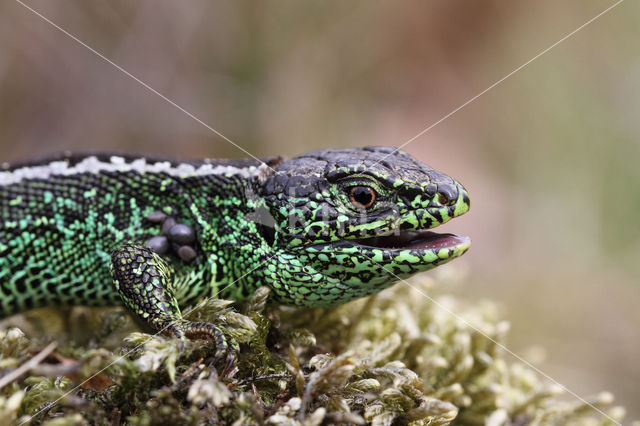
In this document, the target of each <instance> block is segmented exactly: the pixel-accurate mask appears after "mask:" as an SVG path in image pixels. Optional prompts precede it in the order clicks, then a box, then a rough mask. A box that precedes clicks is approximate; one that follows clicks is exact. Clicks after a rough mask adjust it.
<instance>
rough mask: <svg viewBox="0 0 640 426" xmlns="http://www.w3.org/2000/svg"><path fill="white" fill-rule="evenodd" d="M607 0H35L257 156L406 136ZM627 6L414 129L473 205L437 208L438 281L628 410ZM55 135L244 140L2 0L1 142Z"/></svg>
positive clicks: (633, 206) (633, 257) (634, 331)
mask: <svg viewBox="0 0 640 426" xmlns="http://www.w3.org/2000/svg"><path fill="white" fill-rule="evenodd" d="M613 3H614V1H613V0H611V1H602V0H568V1H563V2H557V1H551V0H542V1H538V2H526V3H525V2H513V1H508V0H491V1H483V2H477V1H476V2H470V1H464V0H439V1H406V2H403V3H401V6H400V5H399V4H398V3H397V2H378V1H376V2H372V1H349V2H343V1H323V2H301V1H298V0H296V1H283V0H281V1H266V2H250V1H248V0H246V1H204V0H202V1H190V2H174V1H168V0H162V1H160V0H145V1H124V0H121V1H93V2H90V3H89V2H85V1H80V0H76V1H64V2H63V1H55V2H52V1H45V0H37V1H35V0H33V1H29V2H28V4H29V5H30V6H31V7H34V8H35V9H37V10H38V11H40V12H41V13H43V14H44V15H45V16H47V17H48V18H50V19H51V20H52V21H53V22H55V23H57V24H59V25H60V26H62V27H63V28H65V29H66V30H68V31H69V32H71V33H73V34H74V35H76V36H77V37H78V38H79V39H81V40H83V41H84V42H86V43H87V44H88V45H90V46H91V47H93V48H95V49H97V50H98V51H100V52H102V53H104V54H105V55H106V56H107V57H109V58H110V59H112V60H113V61H114V62H116V63H117V64H119V65H120V66H122V67H123V68H125V69H126V70H128V71H129V72H131V73H133V74H134V75H136V76H137V77H139V78H140V79H141V80H143V81H145V82H146V83H148V84H149V85H151V86H152V87H154V88H156V89H157V90H159V91H160V92H162V93H163V94H165V95H166V96H167V97H169V98H171V99H172V100H174V101H175V102H177V103H178V104H179V105H181V106H183V107H184V108H186V109H187V110H188V111H190V112H192V113H193V114H195V115H197V116H198V117H199V118H201V119H202V120H203V121H204V122H206V123H207V124H209V125H211V126H212V127H214V128H216V129H217V130H219V131H220V132H221V133H223V134H224V135H226V136H228V137H229V138H231V139H232V140H234V141H236V142H237V143H238V144H240V145H241V146H242V147H244V148H245V149H247V150H248V151H250V152H251V153H253V154H255V155H258V156H268V155H274V154H282V155H288V156H290V155H294V154H297V153H301V152H304V151H307V150H310V149H318V148H323V147H346V146H361V145H396V146H397V145H400V144H401V143H403V142H404V141H406V140H407V139H409V138H411V137H413V136H414V135H416V134H417V133H418V132H420V131H421V130H422V129H424V128H425V127H427V126H428V125H430V124H431V123H433V122H435V121H437V120H439V119H440V118H441V117H443V116H444V115H446V114H447V113H449V112H450V111H451V110H453V109H454V108H456V107H457V106H459V105H461V104H463V103H464V102H465V101H467V100H468V99H470V98H471V97H473V96H475V95H476V94H478V93H479V92H481V91H482V90H484V89H485V88H487V87H488V86H490V85H491V84H492V83H494V82H495V81H497V80H498V79H500V78H501V77H503V76H504V75H506V74H507V73H509V72H511V71H512V70H514V69H515V68H517V67H518V66H520V65H521V64H523V63H524V62H526V61H527V60H529V59H530V58H532V57H533V56H535V55H536V54H537V53H539V52H540V51H542V50H543V49H545V48H547V47H548V46H550V45H551V44H553V43H554V42H556V41H557V40H559V39H560V38H562V37H563V36H565V35H566V34H568V33H569V32H571V31H572V30H574V29H575V28H577V27H578V26H580V25H582V24H583V23H585V22H586V21H587V20H589V19H591V18H592V17H593V16H595V15H596V14H598V13H599V12H601V11H602V10H604V9H605V8H607V7H608V6H610V5H611V4H613ZM639 17H640V3H638V2H633V1H626V2H623V3H622V4H621V5H620V6H619V7H617V8H616V9H614V10H613V11H611V12H610V13H609V14H607V15H605V16H603V17H602V18H601V19H599V20H597V21H596V22H594V23H593V24H592V25H590V26H588V27H587V28H585V29H584V30H582V31H581V32H579V33H578V34H576V35H575V36H573V37H571V38H570V39H568V40H567V41H565V42H564V43H562V44H561V45H559V46H558V47H556V48H555V49H553V50H552V51H550V52H548V53H547V54H545V55H544V56H542V57H541V58H540V59H538V60H537V61H535V62H533V63H532V64H530V65H528V66H527V67H526V68H524V69H523V70H522V71H520V72H518V73H517V74H515V75H514V76H512V77H511V78H509V79H508V80H506V81H505V82H504V83H502V84H500V85H499V86H497V87H495V88H494V89H493V90H491V91H489V92H488V93H486V94H485V95H484V96H482V97H480V98H479V99H477V100H476V101H475V102H473V103H471V104H470V105H468V106H467V107H465V108H464V109H462V110H461V111H459V112H458V113H456V114H455V115H453V116H452V117H450V118H449V119H447V120H446V121H444V122H442V123H441V124H440V125H438V126H436V127H435V128H433V129H432V130H431V131H429V132H428V133H426V134H425V135H424V136H422V137H420V138H419V139H417V140H416V141H414V142H412V143H411V144H409V145H408V146H407V147H406V148H405V149H406V150H407V151H408V152H410V153H412V154H413V155H415V156H416V157H418V158H419V159H421V160H423V161H425V162H427V163H428V164H430V165H432V166H434V167H436V168H438V169H440V170H442V171H445V172H447V173H448V174H451V175H452V176H455V177H457V178H458V179H459V180H460V181H461V182H463V183H464V184H465V186H466V187H467V188H468V189H469V191H470V193H471V199H472V210H471V212H470V213H469V214H468V215H466V216H464V217H462V218H460V219H459V220H456V221H455V222H456V223H453V224H450V225H448V226H447V229H448V230H451V231H453V232H459V233H465V234H467V235H471V237H472V238H473V241H474V243H473V247H472V249H471V251H470V252H469V253H468V254H467V255H466V256H465V257H464V258H462V259H460V260H458V261H456V262H454V263H453V264H452V267H453V270H455V271H466V277H465V278H464V279H463V280H460V282H459V283H458V284H456V285H452V287H451V289H450V291H451V292H453V293H454V294H459V295H461V296H462V297H466V298H471V299H474V298H488V299H492V300H495V301H497V302H499V304H500V306H501V307H502V308H503V311H504V312H503V313H504V316H505V317H507V318H509V320H510V321H511V323H512V333H511V337H510V344H509V346H510V348H511V349H512V350H514V351H516V352H518V353H521V354H523V355H525V356H529V357H530V359H531V360H533V361H536V363H537V365H538V366H539V367H540V368H541V369H542V370H544V371H545V372H547V373H548V374H549V375H551V376H552V377H554V378H555V379H557V380H558V381H559V382H561V383H563V384H565V385H566V386H568V387H569V388H570V389H572V390H574V391H576V392H577V393H578V394H580V395H589V394H592V393H595V392H597V391H600V390H603V389H607V390H610V391H612V392H614V394H615V395H616V397H617V401H618V402H619V403H621V404H624V405H626V407H627V408H628V409H629V410H630V411H631V412H630V414H629V416H628V417H627V418H629V419H633V418H639V417H640V412H639V410H640V408H639V406H640V404H639V403H640V397H639V396H638V395H639V394H640V392H638V391H639V389H640V386H639V384H640V363H639V362H638V359H640V339H639V337H640V336H639V332H638V325H639V324H640V309H638V302H640V297H639V295H640V282H639V281H640V280H639V279H638V276H639V274H640V262H639V254H640V226H639V225H638V212H639V211H640V167H638V162H639V160H640V141H639V140H638V139H639V138H640V120H639V119H638V111H640V77H639V76H640V53H639V52H640V49H639V48H640V43H639V41H640V38H639V35H640V30H639V29H638V28H639V24H640V22H639V21H640V19H639ZM66 149H76V150H79V149H82V150H86V149H119V150H128V151H138V152H152V153H156V154H164V155H173V156H180V157H190V156H211V157H218V156H219V157H242V156H244V154H243V153H242V152H241V151H239V150H238V149H236V148H234V147H233V146H232V145H231V144H229V143H228V142H225V141H224V140H222V139H221V138H220V137H218V136H216V135H215V134H213V133H212V132H210V131H209V130H207V129H206V128H205V127H203V126H202V125H200V124H198V123H197V122H195V121H194V120H192V119H191V118H189V117H187V116H186V115H185V114H184V113H182V112H180V111H179V110H177V109H176V108H174V107H173V106H171V105H169V104H168V103H167V102H165V101H163V100H162V99H160V98H159V97H158V96H156V95H154V94H152V93H150V92H149V91H148V90H146V89H145V88H144V87H142V86H141V85H140V84H138V83H136V82H135V81H133V80H131V79H130V78H128V77H126V76H125V75H123V74H122V73H121V72H120V71H118V70H117V69H115V68H114V67H113V66H111V65H109V64H107V63H106V62H104V61H103V60H102V59H100V58H99V57H97V56H96V55H94V54H93V53H91V52H90V51H88V50H87V49H86V48H84V47H82V46H80V45H79V44H77V43H76V42H74V41H73V40H71V39H70V38H69V37H67V36H65V35H64V34H62V33H61V32H59V31H58V30H56V29H54V28H53V27H51V26H50V25H49V24H47V23H45V22H44V21H43V20H42V19H41V18H39V17H38V16H36V15H34V14H33V13H32V12H30V11H28V10H27V9H25V8H24V7H22V6H20V5H19V4H18V3H16V2H13V1H5V2H2V4H0V160H12V159H18V158H25V157H32V156H36V155H42V154H45V153H48V152H53V151H60V150H66ZM434 274H435V273H434ZM436 275H437V274H436ZM532 347H534V348H535V347H543V348H545V352H546V358H544V359H542V358H541V357H540V356H539V354H540V351H539V350H531V349H530V348H532ZM536 354H538V355H536Z"/></svg>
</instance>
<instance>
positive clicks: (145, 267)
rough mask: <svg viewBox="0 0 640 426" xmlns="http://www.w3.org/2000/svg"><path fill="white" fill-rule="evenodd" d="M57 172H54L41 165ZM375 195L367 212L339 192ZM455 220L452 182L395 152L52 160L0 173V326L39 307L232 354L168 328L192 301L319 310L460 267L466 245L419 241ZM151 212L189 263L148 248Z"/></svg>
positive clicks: (460, 206)
mask: <svg viewBox="0 0 640 426" xmlns="http://www.w3.org/2000/svg"><path fill="white" fill-rule="evenodd" d="M53 160H55V161H53ZM355 187H358V188H359V189H358V190H361V188H366V191H368V192H367V193H370V189H371V190H373V194H374V195H375V201H373V202H372V204H371V205H370V206H368V207H364V206H363V204H362V203H357V202H355V201H354V199H352V197H351V195H352V193H353V188H355ZM468 209H469V198H468V195H467V192H466V191H465V189H464V188H463V187H462V185H460V184H459V183H458V182H456V181H455V180H454V179H452V178H450V177H448V176H446V175H444V174H442V173H439V172H437V171H435V170H433V169H432V168H430V167H429V166H426V165H424V164H422V163H420V162H418V161H417V160H415V159H414V158H412V157H411V156H409V155H408V154H406V153H404V152H402V151H394V150H393V148H385V147H369V148H362V149H342V150H338V149H336V150H331V149H330V150H322V151H316V152H312V153H308V154H304V155H301V156H299V157H296V158H293V159H282V158H276V159H266V160H265V164H260V163H259V162H257V161H253V160H237V161H233V160H199V161H190V162H178V161H175V160H169V161H161V160H156V159H151V158H149V157H146V158H144V157H132V156H124V157H123V156H115V157H114V156H112V155H111V154H106V153H101V154H94V155H78V154H65V155H61V156H59V157H58V158H55V159H47V160H43V161H36V162H32V163H27V164H22V165H9V164H3V167H2V168H0V212H1V214H2V216H1V221H0V315H2V316H7V315H11V314H14V313H17V312H22V311H25V310H28V309H31V308H35V307H39V306H46V305H52V304H58V305H60V304H62V305H90V306H108V305H118V304H123V305H125V306H126V307H127V308H128V309H129V310H130V311H131V312H132V313H133V314H134V315H136V316H137V317H139V318H141V319H142V320H143V321H145V322H146V323H148V324H149V325H151V326H152V327H153V328H155V329H157V330H163V331H165V332H168V333H170V334H173V335H176V336H178V337H181V338H208V339H211V340H213V341H214V342H215V343H216V351H217V356H218V358H220V359H222V358H225V357H226V361H227V362H226V366H227V368H228V367H229V366H230V365H231V364H232V363H233V361H234V357H235V352H236V351H237V345H236V344H235V343H234V342H233V340H232V339H230V338H229V337H227V336H225V335H224V334H223V333H222V332H221V331H220V329H218V328H217V327H216V326H214V325H212V324H207V323H192V322H189V321H186V320H184V319H182V317H181V314H180V309H181V308H184V307H185V306H188V305H191V304H193V303H194V302H196V301H197V300H198V299H201V298H203V297H222V298H228V299H232V300H237V301H241V300H243V299H246V298H247V297H248V296H250V295H251V294H252V293H253V291H254V290H255V289H256V288H258V287H260V286H263V285H266V286H269V287H271V289H272V298H273V299H274V301H275V302H277V303H282V304H288V305H296V306H304V307H327V306H334V305H338V304H342V303H346V302H348V301H350V300H354V299H357V298H360V297H363V296H367V295H370V294H373V293H376V292H379V291H380V290H382V289H384V288H386V287H388V286H389V285H391V284H392V283H393V282H395V281H397V280H398V279H403V278H406V277H409V276H410V275H412V274H415V273H417V272H421V271H425V270H428V269H431V268H433V267H435V266H437V265H440V264H442V263H445V262H448V261H449V260H451V259H453V258H456V257H458V256H460V255H462V254H463V253H464V252H465V251H466V250H467V249H468V247H469V245H470V242H469V240H468V238H466V237H457V236H452V235H443V236H439V237H437V236H435V235H433V233H427V232H425V230H426V229H429V228H433V227H435V226H438V225H440V224H442V223H444V222H447V221H448V220H450V219H451V218H453V217H456V216H459V215H461V214H463V213H465V212H466V211H467V210H468ZM158 211H161V212H164V213H165V214H167V215H170V216H171V217H172V218H175V220H176V221H177V222H179V223H181V224H184V225H187V226H188V227H190V229H192V230H193V231H195V241H194V242H193V243H191V247H192V248H193V249H195V253H194V254H195V258H193V259H191V258H188V259H187V258H185V257H184V256H178V255H177V254H176V253H178V252H177V250H178V248H179V247H178V245H175V244H174V246H173V250H169V251H168V252H163V253H164V254H162V255H161V254H158V253H155V252H154V250H155V251H158V250H157V249H156V248H153V250H152V247H150V246H149V245H147V244H146V242H147V241H149V239H150V238H152V237H158V236H161V235H163V231H162V229H161V227H162V224H161V223H159V222H158V221H154V220H150V218H151V217H152V216H153V214H154V212H155V213H157V212H158Z"/></svg>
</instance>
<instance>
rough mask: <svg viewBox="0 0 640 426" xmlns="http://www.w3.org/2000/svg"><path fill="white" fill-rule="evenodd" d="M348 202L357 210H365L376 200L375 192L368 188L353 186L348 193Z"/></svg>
mask: <svg viewBox="0 0 640 426" xmlns="http://www.w3.org/2000/svg"><path fill="white" fill-rule="evenodd" d="M349 200H350V201H351V204H353V205H354V206H356V207H357V208H359V209H366V208H369V207H371V206H372V205H373V202H374V201H375V200H376V191H374V190H373V188H370V187H368V186H354V187H353V188H351V190H350V191H349Z"/></svg>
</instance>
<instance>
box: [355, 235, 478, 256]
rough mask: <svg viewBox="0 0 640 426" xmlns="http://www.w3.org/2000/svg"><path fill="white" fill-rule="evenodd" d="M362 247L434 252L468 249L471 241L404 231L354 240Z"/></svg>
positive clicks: (463, 238) (462, 237)
mask: <svg viewBox="0 0 640 426" xmlns="http://www.w3.org/2000/svg"><path fill="white" fill-rule="evenodd" d="M352 241H353V242H354V243H355V244H357V245H358V246H361V247H369V248H378V249H386V250H433V251H440V250H442V249H454V248H459V249H460V248H463V247H465V246H466V247H468V246H469V245H470V244H471V240H470V238H469V237H466V236H459V235H454V234H440V233H437V232H433V231H427V230H419V231H402V232H399V233H391V234H388V235H382V236H377V237H369V238H360V239H356V240H352Z"/></svg>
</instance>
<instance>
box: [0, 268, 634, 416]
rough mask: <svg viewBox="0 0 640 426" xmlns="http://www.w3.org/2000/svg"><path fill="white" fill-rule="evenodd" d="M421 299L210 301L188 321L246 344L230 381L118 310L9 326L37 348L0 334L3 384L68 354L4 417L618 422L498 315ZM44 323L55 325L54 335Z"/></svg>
mask: <svg viewBox="0 0 640 426" xmlns="http://www.w3.org/2000/svg"><path fill="white" fill-rule="evenodd" d="M425 280H426V279H425V278H418V279H417V280H414V281H412V283H413V285H415V286H417V287H424V285H425V284H428V283H427V282H426V281H425ZM419 291H423V290H419ZM419 291H417V290H415V289H412V288H410V287H409V286H406V285H402V284H399V285H396V286H395V287H394V288H393V289H390V290H388V291H385V292H382V293H381V294H379V295H377V296H375V297H370V298H368V299H363V300H360V301H357V302H353V303H350V304H347V305H345V306H342V307H339V308H336V309H332V310H325V309H313V310H297V309H291V308H285V307H271V306H268V305H266V300H267V296H268V291H267V290H266V289H260V290H259V291H258V292H257V293H256V295H255V296H254V298H253V299H252V300H251V301H250V302H249V303H247V304H246V305H245V306H241V307H238V310H239V311H240V312H242V313H239V312H238V310H234V309H232V307H231V306H230V303H229V302H227V301H222V300H208V301H204V302H202V303H200V304H198V305H197V306H195V307H194V308H193V309H192V310H190V312H188V313H186V314H185V316H187V317H188V318H189V319H193V320H198V321H212V322H215V323H216V324H219V325H220V326H221V327H222V328H224V329H225V330H226V332H227V333H229V334H230V335H233V336H234V337H235V338H236V339H237V340H238V341H239V342H240V343H241V354H240V359H239V362H238V366H237V369H236V370H235V371H234V374H233V376H232V377H225V378H222V379H221V378H219V377H218V374H217V372H216V370H215V368H214V366H212V365H211V363H212V357H213V350H212V349H213V348H212V347H211V346H210V345H209V344H208V343H207V342H205V341H194V342H186V343H184V342H178V341H176V340H174V339H170V338H166V337H164V336H155V335H151V334H146V333H142V332H139V331H135V325H134V324H132V323H131V322H130V320H129V319H128V318H127V317H126V316H124V315H122V311H121V310H120V309H117V308H114V309H108V310H104V309H102V310H97V309H94V310H90V309H86V308H77V309H76V308H74V309H72V310H70V311H68V312H67V313H65V314H60V313H57V314H51V312H52V311H46V312H42V311H41V312H40V313H38V312H36V313H30V314H29V316H28V319H26V317H24V316H22V317H20V316H19V317H14V318H12V319H11V320H10V321H9V322H12V321H13V322H14V323H18V324H20V325H21V327H23V328H26V329H28V330H29V335H30V336H31V337H29V338H27V337H26V336H25V335H24V333H22V332H21V331H20V330H18V329H16V328H8V329H6V330H5V331H2V332H0V348H1V350H2V356H1V357H0V368H2V369H3V371H4V372H9V371H11V370H12V369H14V368H15V367H17V366H19V365H21V364H22V363H24V362H25V361H26V360H28V359H29V358H31V357H32V356H33V354H35V353H37V352H38V351H39V350H41V349H42V348H43V347H44V343H45V341H46V338H45V336H47V335H49V334H53V335H54V336H55V337H56V340H57V341H60V342H61V346H59V347H58V348H57V350H56V352H55V353H54V354H53V355H52V356H50V357H49V358H47V359H46V360H45V362H44V363H43V364H41V365H40V366H38V367H37V368H36V369H35V370H32V371H31V372H30V374H29V375H26V376H24V377H22V378H20V379H19V380H18V381H16V382H13V383H11V384H9V385H8V386H6V387H4V388H3V389H1V390H0V416H2V419H6V420H7V421H13V422H15V423H19V422H21V421H25V420H27V419H29V416H32V415H35V417H34V421H36V422H43V423H46V424H48V425H75V424H89V423H94V424H111V423H114V424H118V423H125V422H126V423H127V424H133V425H151V424H168V423H175V424H194V425H195V424H201V423H203V422H207V423H212V424H231V423H234V422H235V423H234V424H237V425H243V424H256V423H266V424H283V425H319V424H323V422H324V423H325V424H326V423H332V424H340V423H349V424H365V423H371V424H374V425H390V424H408V425H427V424H428V425H447V424H461V425H485V424H487V425H510V424H568V425H578V424H580V425H585V424H586V425H609V424H614V422H613V421H612V420H611V419H608V418H607V417H605V416H602V415H601V414H599V413H598V412H596V411H595V410H593V409H592V408H590V407H589V406H587V405H585V404H584V403H581V402H576V401H575V399H573V400H572V399H568V398H566V397H565V398H563V397H562V396H563V395H562V393H563V392H562V389H560V388H559V387H558V386H554V385H550V384H548V383H547V382H545V381H544V380H543V379H541V378H540V377H539V376H538V375H537V374H536V373H534V372H533V371H532V370H531V369H529V368H528V367H526V366H524V365H522V364H520V363H515V362H512V361H513V360H512V359H510V358H507V357H508V356H507V355H505V354H504V353H503V351H502V350H501V349H500V347H499V345H497V343H500V344H504V342H505V338H506V334H507V331H508V324H507V323H506V322H504V321H500V320H499V318H497V315H496V314H495V309H494V308H493V305H492V304H490V303H476V304H473V305H467V304H465V303H463V302H460V301H458V300H456V299H454V298H452V297H449V296H437V295H436V296H435V300H436V301H437V304H434V303H433V302H431V301H430V300H429V299H427V298H425V297H422V296H421V295H420V293H419ZM439 306H440V307H439ZM443 307H444V308H445V309H443ZM447 310H450V311H453V312H456V313H457V315H458V317H457V318H456V317H455V316H453V315H451V314H450V313H448V312H447ZM39 315H47V316H48V315H53V318H54V320H50V321H49V324H50V326H51V328H49V329H46V327H43V326H42V325H41V324H42V323H46V321H43V319H42V318H40V317H39ZM55 315H59V316H60V317H58V320H55V318H56V317H55ZM5 323H7V321H5ZM90 327H93V328H90ZM95 330H98V332H96V333H95V334H94V331H95ZM76 342H77V343H76ZM85 379H89V380H88V381H86V382H85V383H83V384H82V386H76V385H78V384H81V382H83V381H85ZM69 391H70V392H69ZM67 392H68V393H67ZM60 397H62V399H60V400H59V401H58V402H57V403H55V404H51V403H50V402H51V401H55V400H57V399H58V398H60ZM567 401H569V402H567ZM571 401H574V402H571ZM589 402H591V403H593V404H594V405H595V406H596V407H598V408H599V409H601V410H603V411H605V412H606V413H607V414H608V415H609V416H611V417H612V418H614V419H616V420H617V421H620V419H621V418H622V416H623V415H624V410H623V409H621V408H619V407H613V406H612V405H611V404H612V397H611V395H610V394H608V393H602V394H599V395H596V396H594V397H593V398H591V399H589Z"/></svg>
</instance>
